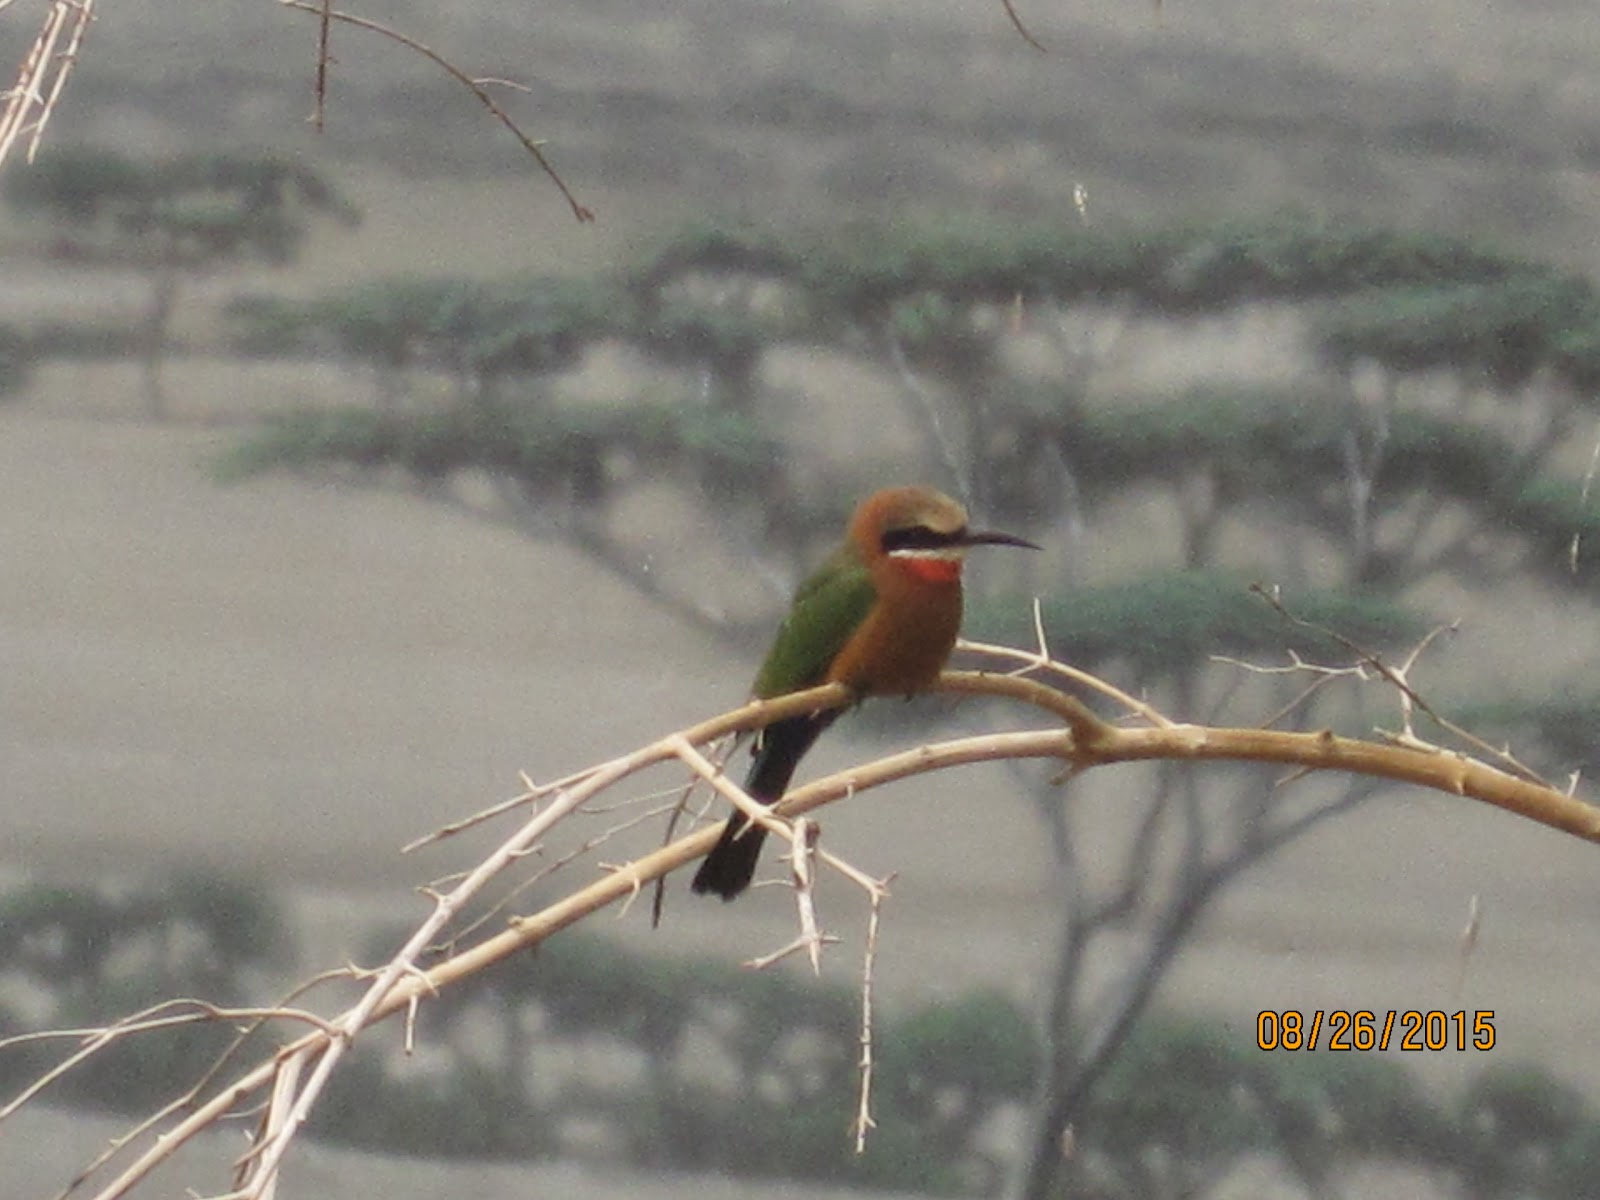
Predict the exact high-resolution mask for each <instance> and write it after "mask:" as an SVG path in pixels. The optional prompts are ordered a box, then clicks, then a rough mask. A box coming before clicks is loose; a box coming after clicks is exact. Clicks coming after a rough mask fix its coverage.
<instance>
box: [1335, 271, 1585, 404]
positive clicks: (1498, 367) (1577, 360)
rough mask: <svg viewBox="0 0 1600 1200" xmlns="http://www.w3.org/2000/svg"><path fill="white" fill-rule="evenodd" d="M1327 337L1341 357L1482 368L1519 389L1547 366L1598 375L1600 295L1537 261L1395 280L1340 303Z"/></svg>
mask: <svg viewBox="0 0 1600 1200" xmlns="http://www.w3.org/2000/svg"><path fill="white" fill-rule="evenodd" d="M1318 337H1319V340H1320V343H1321V345H1322V348H1323V352H1324V353H1325V354H1326V355H1327V356H1328V357H1329V358H1330V359H1332V360H1333V361H1335V362H1336V363H1340V364H1345V363H1349V362H1351V361H1354V360H1355V359H1358V358H1370V359H1373V360H1375V361H1377V362H1380V363H1382V364H1383V365H1384V366H1386V367H1388V368H1390V369H1391V370H1393V371H1397V372H1401V373H1407V372H1416V371H1429V370H1440V369H1448V370H1452V371H1458V372H1480V373H1482V374H1483V375H1485V376H1487V377H1488V378H1489V379H1490V380H1491V381H1492V382H1493V383H1494V385H1495V387H1496V388H1497V389H1499V390H1500V391H1502V392H1513V391H1514V390H1515V389H1517V388H1519V387H1521V386H1522V385H1523V384H1524V383H1526V382H1527V381H1528V379H1529V378H1530V377H1531V376H1532V375H1533V373H1534V372H1535V371H1537V370H1538V369H1539V368H1541V367H1546V366H1550V367H1556V368H1557V369H1566V370H1567V371H1569V372H1570V373H1571V374H1572V375H1573V376H1574V379H1575V381H1577V380H1586V379H1587V378H1589V377H1590V373H1592V372H1593V370H1594V365H1593V363H1592V362H1591V361H1590V358H1589V348H1590V347H1591V346H1593V345H1596V344H1600V299H1597V298H1596V296H1595V294H1594V290H1593V288H1592V287H1591V286H1590V285H1589V284H1588V283H1587V281H1584V280H1581V279H1578V278H1575V277H1572V276H1562V275H1558V274H1556V273H1555V272H1553V271H1538V270H1535V269H1532V268H1525V269H1524V270H1522V271H1520V272H1518V273H1516V274H1513V275H1509V276H1507V277H1505V278H1503V279H1498V280H1494V281H1492V282H1488V283H1470V284H1455V285H1452V286H1448V287H1424V286H1416V285H1409V286H1391V287H1389V288H1387V289H1385V290H1383V291H1381V292H1379V293H1377V294H1374V295H1368V296H1363V297H1360V298H1357V299H1353V300H1347V301H1345V302H1343V303H1341V304H1339V305H1337V306H1335V307H1334V308H1333V309H1331V310H1330V311H1329V312H1328V313H1327V314H1326V315H1325V316H1324V317H1323V319H1322V320H1321V322H1320V328H1319V330H1318Z"/></svg>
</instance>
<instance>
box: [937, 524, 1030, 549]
mask: <svg viewBox="0 0 1600 1200" xmlns="http://www.w3.org/2000/svg"><path fill="white" fill-rule="evenodd" d="M958 543H959V544H960V545H963V546H1021V547H1023V548H1024V549H1026V550H1043V549H1044V547H1043V546H1041V545H1039V544H1037V543H1036V542H1030V541H1029V540H1028V539H1027V538H1020V537H1018V536H1017V535H1016V534H1014V533H997V532H995V531H994V530H992V529H969V530H967V531H966V532H965V533H963V534H961V536H960V538H959V539H958Z"/></svg>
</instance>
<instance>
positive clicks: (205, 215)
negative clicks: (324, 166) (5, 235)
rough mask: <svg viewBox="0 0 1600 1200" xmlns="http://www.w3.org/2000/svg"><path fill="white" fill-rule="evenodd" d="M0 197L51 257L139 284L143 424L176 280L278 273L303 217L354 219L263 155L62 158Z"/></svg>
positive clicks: (316, 177) (16, 177) (157, 394)
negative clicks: (43, 237)
mask: <svg viewBox="0 0 1600 1200" xmlns="http://www.w3.org/2000/svg"><path fill="white" fill-rule="evenodd" d="M5 197H6V202H7V204H8V205H9V206H10V207H11V208H13V209H14V210H15V211H17V212H18V213H21V214H23V215H26V216H32V217H36V218H38V219H40V220H41V221H42V222H44V223H45V224H46V225H47V226H48V227H49V232H48V233H47V236H48V237H50V238H51V239H52V241H51V254H52V256H53V257H55V258H57V259H58V260H60V261H62V262H67V263H75V264H82V265H93V266H112V267H122V268H131V269H133V270H136V271H138V272H140V273H141V274H143V275H144V276H145V278H146V280H147V281H148V285H149V291H148V294H147V297H146V300H145V307H144V312H143V314H142V315H141V316H140V318H139V320H138V322H137V329H136V331H135V333H134V336H133V338H132V348H133V349H134V350H135V352H136V353H137V356H138V359H139V363H140V367H141V387H142V389H143V393H144V400H145V408H146V411H147V412H148V413H149V414H150V415H151V416H152V417H160V416H161V415H162V414H163V410H164V396H163V392H162V387H161V366H162V363H163V362H164V361H165V358H166V355H167V352H168V342H169V336H170V330H171V324H172V316H173V312H174V310H175V309H176V307H177V303H178V296H179V292H180V289H181V286H182V281H183V279H184V278H185V277H186V276H193V275H196V274H200V273H203V272H206V271H212V270H216V269H218V268H221V267H223V266H227V265H230V264H235V263H244V262H265V263H270V264H272V265H276V266H281V265H284V264H286V263H289V262H292V261H293V260H294V258H295V255H296V254H297V253H298V252H299V249H300V247H301V245H302V243H303V242H304V240H305V237H306V235H307V233H308V231H309V227H310V219H311V218H312V217H317V216H322V217H330V218H332V219H334V220H336V221H338V222H341V223H343V224H347V225H348V224H352V223H354V222H355V221H356V220H357V219H358V214H357V212H356V210H355V208H354V207H353V206H352V205H351V204H350V202H349V201H347V200H346V199H344V198H343V197H342V196H341V195H340V194H339V193H338V192H337V191H336V190H335V189H334V187H333V185H332V184H331V183H329V182H328V181H327V179H325V178H324V177H323V176H322V175H321V174H320V173H318V172H317V171H314V170H312V169H311V168H309V167H306V166H304V165H302V164H299V163H293V162H289V161H287V160H284V159H280V158H276V157H274V156H271V155H259V156H245V155H231V154H185V155H180V156H178V157H176V158H173V159H169V160H161V161H157V160H148V159H135V158H130V157H128V156H126V155H123V154H121V153H118V152H116V151H111V150H98V149H76V150H63V151H60V152H58V153H53V154H51V155H49V156H47V157H45V158H43V159H41V160H40V161H39V162H38V163H36V164H32V165H30V166H29V167H28V168H27V169H17V170H13V171H11V172H10V173H8V175H7V176H6V185H5Z"/></svg>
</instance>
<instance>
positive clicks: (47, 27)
mask: <svg viewBox="0 0 1600 1200" xmlns="http://www.w3.org/2000/svg"><path fill="white" fill-rule="evenodd" d="M10 3H11V0H4V3H0V9H3V8H6V7H7V6H8V5H9V4H10ZM93 20H94V0H53V3H51V5H50V9H49V11H48V12H47V13H46V14H45V19H44V27H43V28H42V29H40V30H39V36H38V37H36V38H35V39H34V41H33V45H32V46H30V47H29V49H28V53H27V56H26V57H25V58H24V59H23V60H22V66H21V68H20V69H19V70H18V71H17V81H16V83H15V84H13V85H12V87H11V90H10V91H8V92H6V93H4V95H0V166H4V165H5V162H6V159H7V158H9V157H10V155H11V151H12V149H13V148H14V147H15V146H16V144H17V142H18V140H20V139H21V138H23V137H24V136H26V137H27V139H28V152H27V159H28V161H29V162H32V161H33V158H34V155H35V154H37V153H38V152H39V143H40V142H41V141H42V140H43V138H44V129H45V126H46V125H48V124H49V123H50V116H51V114H52V113H54V112H55V109H56V102H57V101H58V100H60V99H61V91H62V89H63V88H65V87H66V86H67V77H68V76H69V75H71V74H72V68H73V67H75V66H76V65H77V63H78V51H79V49H80V48H81V47H82V46H83V38H84V35H85V34H86V33H88V31H89V23H90V22H91V21H93ZM62 38H65V39H66V46H65V48H62V49H57V47H58V46H60V45H61V40H62Z"/></svg>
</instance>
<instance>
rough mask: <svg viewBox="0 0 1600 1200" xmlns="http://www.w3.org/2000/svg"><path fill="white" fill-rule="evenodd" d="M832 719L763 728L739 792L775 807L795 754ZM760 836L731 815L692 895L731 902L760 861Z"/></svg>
mask: <svg viewBox="0 0 1600 1200" xmlns="http://www.w3.org/2000/svg"><path fill="white" fill-rule="evenodd" d="M838 715H839V713H838V711H837V710H835V709H830V710H828V711H827V712H821V713H811V714H808V715H806V716H803V717H790V718H788V719H787V720H783V721H776V722H774V723H773V724H771V725H768V726H767V727H766V728H765V729H764V730H762V731H761V736H760V740H759V741H758V742H757V743H756V746H755V756H756V761H755V762H754V763H753V764H751V767H750V774H749V776H748V777H747V778H746V779H745V781H744V790H745V791H747V792H749V793H750V794H751V795H752V796H754V797H755V798H756V799H757V800H759V801H761V803H763V804H776V803H777V802H778V801H779V800H780V799H782V797H783V793H784V792H785V791H787V790H788V787H789V780H790V779H791V778H792V777H793V776H794V769H795V768H796V767H797V766H799V765H800V759H801V756H802V755H804V754H805V752H806V751H807V750H809V749H811V743H813V742H815V741H816V740H817V738H818V737H819V736H820V735H821V733H822V731H823V730H824V729H826V728H827V727H828V726H829V725H832V724H833V721H834V718H835V717H837V716H838ZM766 837H767V831H766V830H765V829H763V828H761V826H759V825H753V824H751V823H750V822H749V821H747V820H746V819H745V818H744V816H743V814H741V813H738V812H735V813H734V814H733V816H732V817H730V818H729V819H728V823H727V824H726V825H724V826H723V827H722V838H721V840H720V841H718V842H717V844H716V847H715V848H714V849H713V850H712V851H711V853H710V854H708V855H706V857H705V861H703V862H702V863H701V864H700V869H699V870H698V871H696V872H695V876H694V882H693V883H691V884H690V885H689V886H690V887H691V888H692V889H693V890H694V891H696V892H700V893H704V892H715V893H716V894H717V895H719V896H721V897H722V898H723V899H724V900H732V899H733V898H734V897H735V896H737V895H738V894H739V893H740V892H742V891H744V890H745V888H747V887H749V886H750V881H751V880H752V879H753V878H755V873H756V860H757V859H759V858H760V857H761V843H762V842H764V841H765V840H766Z"/></svg>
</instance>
